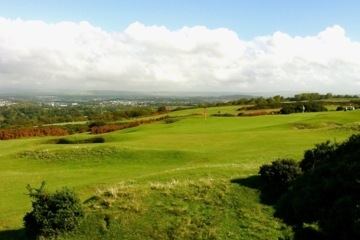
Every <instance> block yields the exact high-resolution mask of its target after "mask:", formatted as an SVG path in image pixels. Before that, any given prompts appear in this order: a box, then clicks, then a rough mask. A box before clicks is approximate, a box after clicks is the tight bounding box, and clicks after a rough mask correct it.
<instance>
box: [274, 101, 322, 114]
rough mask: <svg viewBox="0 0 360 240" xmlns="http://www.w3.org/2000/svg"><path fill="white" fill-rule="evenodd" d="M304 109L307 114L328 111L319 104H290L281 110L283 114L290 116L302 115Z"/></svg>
mask: <svg viewBox="0 0 360 240" xmlns="http://www.w3.org/2000/svg"><path fill="white" fill-rule="evenodd" d="M303 107H305V112H324V111H328V110H327V108H326V107H324V106H323V105H322V104H321V103H319V102H296V103H289V104H287V105H285V106H284V107H283V108H282V109H281V110H280V113H281V114H290V113H301V112H303V110H304V109H303Z"/></svg>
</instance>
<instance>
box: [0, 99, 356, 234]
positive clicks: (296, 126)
mask: <svg viewBox="0 0 360 240" xmlns="http://www.w3.org/2000/svg"><path fill="white" fill-rule="evenodd" d="M237 108H239V107H238V106H232V107H219V108H208V109H207V116H206V118H205V116H204V115H198V116H188V115H190V114H195V113H201V112H202V109H188V110H183V111H177V112H172V113H169V115H170V116H178V117H179V118H174V121H173V122H170V123H169V122H167V123H166V122H165V121H160V122H155V123H152V124H146V125H141V126H139V127H135V128H129V129H125V130H122V131H117V132H111V133H107V134H102V135H98V136H97V137H99V136H101V137H102V138H104V139H105V142H104V143H93V144H89V143H86V144H54V143H53V142H52V141H50V140H51V139H55V138H54V137H52V138H50V137H49V138H32V139H19V140H10V141H1V142H0V161H1V172H0V181H1V189H0V195H1V201H0V231H2V232H0V238H2V237H3V238H5V237H8V238H10V239H11V238H13V239H15V238H16V236H17V235H20V234H21V231H16V230H17V229H21V228H22V217H23V216H24V214H25V213H26V212H27V211H30V209H31V202H30V198H29V197H28V196H27V195H26V188H25V186H26V184H28V183H29V184H31V185H32V186H39V185H40V183H41V181H42V180H46V182H47V188H48V189H49V190H55V189H58V188H61V187H62V186H68V187H70V188H74V189H75V191H76V192H77V193H79V194H80V196H81V199H82V200H83V201H86V200H87V204H86V206H87V211H88V216H87V218H86V220H85V222H84V223H83V224H82V225H81V227H80V229H79V230H78V232H75V233H74V234H73V235H66V236H62V238H64V239H82V237H81V236H83V239H100V238H103V239H117V237H118V236H123V237H124V238H125V239H278V238H280V237H283V236H291V234H292V232H291V230H290V229H289V228H288V227H287V226H285V225H284V224H283V223H281V221H280V220H278V219H275V218H274V217H273V216H272V212H273V209H272V207H271V206H266V205H262V204H261V203H260V201H259V193H258V191H257V190H256V189H255V188H252V187H251V186H247V184H238V183H239V182H240V183H241V182H246V180H249V181H250V180H251V178H250V177H251V176H253V175H256V174H257V172H258V169H259V166H260V165H262V164H264V163H269V162H271V161H273V160H276V159H278V158H293V159H295V160H300V159H301V158H302V155H303V153H304V151H305V150H306V149H309V148H312V147H313V146H314V144H316V143H320V142H323V141H325V140H331V141H338V142H341V141H343V140H344V139H346V138H348V137H349V136H350V135H352V134H354V133H359V132H360V111H358V110H357V111H348V112H342V111H341V112H335V111H330V112H321V113H302V114H290V115H266V116H259V117H212V116H211V114H214V113H219V112H220V113H232V114H236V113H237V111H236V109H237ZM185 116H187V117H185ZM157 117H158V116H157ZM93 137H94V136H93V135H89V134H78V135H72V136H68V137H66V139H70V140H73V141H79V140H81V139H87V138H93ZM234 182H236V183H234ZM250 185H251V184H250ZM93 196H97V197H95V198H93V199H92V200H89V199H90V198H92V197H93ZM103 216H106V219H110V220H106V221H105V222H106V223H104V218H103ZM99 219H102V220H101V221H102V222H101V221H100V220H99ZM90 223H92V224H93V225H91V224H90ZM104 224H105V225H106V226H105V227H104ZM99 226H100V227H99ZM199 229H201V230H199ZM149 233H151V234H149ZM84 234H85V235H87V237H84ZM144 236H147V237H144Z"/></svg>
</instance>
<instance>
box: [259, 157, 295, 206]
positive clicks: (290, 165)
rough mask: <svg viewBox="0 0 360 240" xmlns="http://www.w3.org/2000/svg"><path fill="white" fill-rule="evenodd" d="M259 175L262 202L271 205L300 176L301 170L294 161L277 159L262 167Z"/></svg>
mask: <svg viewBox="0 0 360 240" xmlns="http://www.w3.org/2000/svg"><path fill="white" fill-rule="evenodd" d="M259 174H260V177H261V180H262V182H263V200H265V201H266V202H269V203H271V202H274V201H275V200H277V199H278V198H279V197H280V196H281V194H283V193H284V192H285V191H287V190H288V188H289V187H290V185H291V183H292V181H293V180H294V179H295V178H296V177H298V176H299V175H300V174H301V169H300V167H299V164H298V163H297V162H295V161H294V160H291V159H279V160H276V161H273V162H272V163H271V164H264V165H262V166H261V167H260V170H259ZM264 198H266V199H264Z"/></svg>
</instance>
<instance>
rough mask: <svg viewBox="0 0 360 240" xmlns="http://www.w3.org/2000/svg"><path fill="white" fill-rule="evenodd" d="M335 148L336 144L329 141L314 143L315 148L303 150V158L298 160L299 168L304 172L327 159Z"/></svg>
mask: <svg viewBox="0 0 360 240" xmlns="http://www.w3.org/2000/svg"><path fill="white" fill-rule="evenodd" d="M336 148H337V144H336V143H335V144H331V143H330V141H326V142H324V143H320V144H316V145H315V148H313V149H310V150H307V151H305V153H304V159H303V160H302V161H301V162H300V167H301V170H302V171H303V172H306V171H309V170H312V169H314V168H315V167H316V166H318V165H319V164H323V163H325V162H327V161H329V160H330V158H331V156H332V155H334V151H335V150H336Z"/></svg>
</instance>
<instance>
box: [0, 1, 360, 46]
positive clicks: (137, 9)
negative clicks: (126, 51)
mask: <svg viewBox="0 0 360 240" xmlns="http://www.w3.org/2000/svg"><path fill="white" fill-rule="evenodd" d="M0 9H1V10H0V13H1V15H2V16H3V17H6V18H12V19H14V18H22V19H24V20H43V21H45V22H48V23H56V22H61V21H72V22H80V21H84V20H85V21H88V22H90V23H91V24H92V25H94V26H97V27H101V28H102V29H104V30H106V31H122V30H124V29H125V28H127V27H128V26H129V25H130V24H131V23H133V22H136V21H138V22H141V23H143V24H146V25H160V26H166V27H167V28H169V29H171V30H176V29H179V28H182V27H183V26H196V25H203V26H207V27H208V28H220V27H225V28H229V29H231V30H233V31H235V32H236V33H237V34H238V35H239V37H240V38H242V39H245V40H250V39H251V38H254V37H256V36H261V35H270V34H273V33H274V32H276V31H281V32H286V33H288V34H290V35H292V36H297V35H300V36H307V35H314V34H317V33H318V32H319V31H321V30H323V29H325V28H326V27H329V26H332V25H336V24H337V25H340V26H342V27H343V28H344V29H346V32H347V36H349V37H351V38H352V39H353V40H357V41H359V40H360V31H359V24H360V14H359V9H360V1H357V0H290V1H289V0H251V1H250V0H182V1H175V0H169V1H165V0H148V1H146V0H131V1H130V0H128V1H124V0H103V1H94V0H61V1H58V0H55V1H54V0H34V1H27V0H11V1H0Z"/></svg>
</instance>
